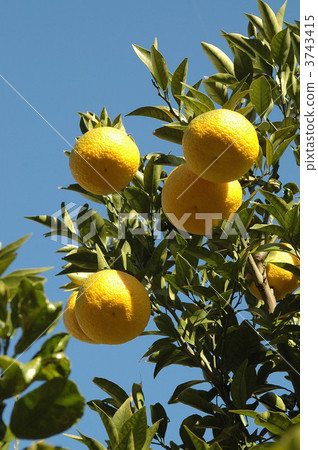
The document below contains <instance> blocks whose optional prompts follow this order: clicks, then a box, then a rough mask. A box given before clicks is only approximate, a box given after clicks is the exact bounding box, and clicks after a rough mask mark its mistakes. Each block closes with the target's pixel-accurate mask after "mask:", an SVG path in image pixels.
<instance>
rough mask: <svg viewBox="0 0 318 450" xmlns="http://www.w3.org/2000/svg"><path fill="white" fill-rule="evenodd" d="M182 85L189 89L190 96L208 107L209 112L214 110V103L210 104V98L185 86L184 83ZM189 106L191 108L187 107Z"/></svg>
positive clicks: (187, 85)
mask: <svg viewBox="0 0 318 450" xmlns="http://www.w3.org/2000/svg"><path fill="white" fill-rule="evenodd" d="M183 84H184V86H185V87H186V88H187V89H189V92H191V94H192V95H193V96H194V97H196V98H197V99H198V100H199V101H200V102H201V103H203V104H204V105H205V106H206V107H208V108H209V110H213V109H215V106H214V103H213V102H212V100H211V99H210V97H208V96H207V95H206V94H204V93H203V92H200V91H199V90H198V89H195V88H194V87H192V86H190V85H189V84H186V83H183ZM189 106H191V105H189Z"/></svg>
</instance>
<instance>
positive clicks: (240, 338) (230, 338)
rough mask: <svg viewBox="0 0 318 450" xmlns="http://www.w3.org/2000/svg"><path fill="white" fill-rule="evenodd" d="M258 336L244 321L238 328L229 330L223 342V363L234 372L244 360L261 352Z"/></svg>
mask: <svg viewBox="0 0 318 450" xmlns="http://www.w3.org/2000/svg"><path fill="white" fill-rule="evenodd" d="M263 350H264V349H263V347H262V345H261V343H260V336H259V335H258V333H257V332H256V331H255V330H254V328H253V327H252V326H251V325H249V324H248V322H246V321H244V322H242V324H241V325H240V326H239V327H235V328H234V329H233V330H229V331H228V333H227V335H226V337H225V341H224V349H223V351H224V363H225V365H226V367H227V368H228V369H229V370H232V371H233V372H235V371H236V370H238V368H239V367H240V365H241V364H242V363H243V361H244V360H245V359H246V358H250V357H251V356H252V355H254V354H257V353H259V352H262V351H263Z"/></svg>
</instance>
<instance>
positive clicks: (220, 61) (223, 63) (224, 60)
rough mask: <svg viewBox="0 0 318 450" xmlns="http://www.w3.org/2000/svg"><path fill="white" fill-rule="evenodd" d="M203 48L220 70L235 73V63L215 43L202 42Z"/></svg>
mask: <svg viewBox="0 0 318 450" xmlns="http://www.w3.org/2000/svg"><path fill="white" fill-rule="evenodd" d="M201 45H202V48H203V50H204V52H205V54H206V55H207V56H208V58H209V60H210V61H211V62H212V64H213V65H214V67H215V68H216V70H217V71H218V72H225V73H229V74H231V75H234V65H233V62H232V61H231V59H230V58H229V57H228V56H227V55H226V54H225V53H224V52H223V51H222V50H220V49H219V48H217V47H216V46H215V45H212V44H207V43H206V42H201Z"/></svg>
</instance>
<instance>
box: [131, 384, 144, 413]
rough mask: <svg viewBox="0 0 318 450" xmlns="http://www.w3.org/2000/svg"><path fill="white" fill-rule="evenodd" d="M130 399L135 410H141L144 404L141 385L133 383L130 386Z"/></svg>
mask: <svg viewBox="0 0 318 450" xmlns="http://www.w3.org/2000/svg"><path fill="white" fill-rule="evenodd" d="M132 397H133V400H134V404H135V406H136V408H137V409H141V408H142V407H143V406H144V403H145V397H144V394H143V392H142V383H134V384H133V386H132Z"/></svg>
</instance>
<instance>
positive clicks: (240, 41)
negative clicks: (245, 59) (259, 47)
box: [222, 31, 255, 59]
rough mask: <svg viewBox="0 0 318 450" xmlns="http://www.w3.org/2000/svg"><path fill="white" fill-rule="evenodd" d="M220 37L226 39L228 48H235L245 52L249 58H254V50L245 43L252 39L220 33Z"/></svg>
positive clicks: (235, 34) (236, 34)
mask: <svg viewBox="0 0 318 450" xmlns="http://www.w3.org/2000/svg"><path fill="white" fill-rule="evenodd" d="M222 36H223V37H224V38H225V39H226V41H227V42H228V44H229V46H230V47H234V48H235V47H236V48H239V49H240V50H242V51H243V52H245V53H246V54H247V55H248V56H249V57H250V58H252V59H254V58H255V53H254V50H253V49H252V48H251V46H250V45H248V44H247V42H246V41H248V43H249V41H252V40H253V39H247V38H245V37H244V36H243V35H242V34H239V33H226V32H225V31H222Z"/></svg>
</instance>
